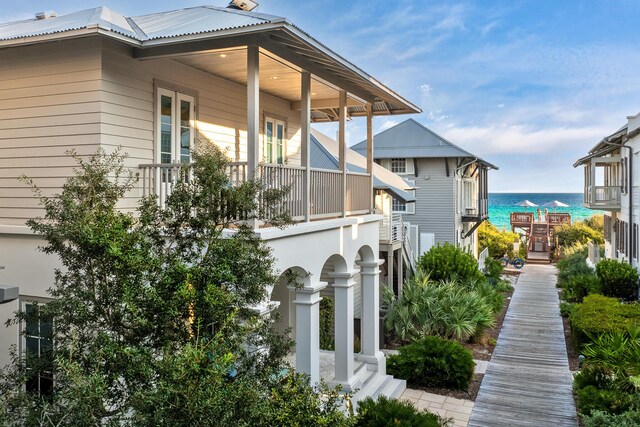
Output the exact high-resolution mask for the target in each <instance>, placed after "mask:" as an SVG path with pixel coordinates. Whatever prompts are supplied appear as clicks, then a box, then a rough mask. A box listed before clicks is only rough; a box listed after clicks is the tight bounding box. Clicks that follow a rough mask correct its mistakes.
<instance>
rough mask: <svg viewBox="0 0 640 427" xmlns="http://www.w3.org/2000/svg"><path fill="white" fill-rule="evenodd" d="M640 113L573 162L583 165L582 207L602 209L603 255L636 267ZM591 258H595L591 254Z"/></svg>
mask: <svg viewBox="0 0 640 427" xmlns="http://www.w3.org/2000/svg"><path fill="white" fill-rule="evenodd" d="M639 162H640V113H638V114H636V115H635V116H629V117H627V124H625V125H624V126H622V127H621V128H620V129H618V130H617V131H616V132H614V133H613V134H611V135H609V136H607V137H605V138H603V139H602V140H601V141H600V142H598V144H596V146H595V147H593V148H592V149H591V150H589V154H588V155H587V156H585V157H582V158H581V159H578V160H577V161H576V163H574V165H573V167H578V166H584V206H585V207H587V208H589V209H594V210H598V211H604V239H605V245H604V249H605V250H604V256H605V258H609V259H618V260H626V261H627V262H629V263H630V264H632V265H633V266H634V267H638V265H639V264H640V263H639V259H640V254H639V253H638V252H639V251H638V224H640V166H639ZM592 258H595V254H593V256H592Z"/></svg>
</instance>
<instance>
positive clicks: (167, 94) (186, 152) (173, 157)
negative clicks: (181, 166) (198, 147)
mask: <svg viewBox="0 0 640 427" xmlns="http://www.w3.org/2000/svg"><path fill="white" fill-rule="evenodd" d="M157 102H158V109H157V114H158V117H157V126H158V131H157V135H158V141H157V146H158V153H159V154H158V155H157V161H159V162H160V163H189V162H191V150H192V149H193V148H194V147H195V131H194V128H195V100H194V98H193V97H192V96H189V95H185V94H183V93H180V92H175V91H170V90H167V89H158V100H157Z"/></svg>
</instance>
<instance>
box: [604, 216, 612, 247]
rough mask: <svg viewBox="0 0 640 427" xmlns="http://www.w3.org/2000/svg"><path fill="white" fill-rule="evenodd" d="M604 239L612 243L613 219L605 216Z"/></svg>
mask: <svg viewBox="0 0 640 427" xmlns="http://www.w3.org/2000/svg"><path fill="white" fill-rule="evenodd" d="M604 239H605V240H606V241H607V242H609V243H611V217H610V216H608V215H605V216H604Z"/></svg>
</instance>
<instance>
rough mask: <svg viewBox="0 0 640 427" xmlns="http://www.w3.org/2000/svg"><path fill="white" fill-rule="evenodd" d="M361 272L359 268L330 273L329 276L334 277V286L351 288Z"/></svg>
mask: <svg viewBox="0 0 640 427" xmlns="http://www.w3.org/2000/svg"><path fill="white" fill-rule="evenodd" d="M358 273H360V271H359V270H351V271H344V272H334V273H329V274H328V276H329V277H331V278H332V279H334V282H333V287H334V288H350V287H352V286H353V285H354V284H355V281H354V278H355V277H356V275H358Z"/></svg>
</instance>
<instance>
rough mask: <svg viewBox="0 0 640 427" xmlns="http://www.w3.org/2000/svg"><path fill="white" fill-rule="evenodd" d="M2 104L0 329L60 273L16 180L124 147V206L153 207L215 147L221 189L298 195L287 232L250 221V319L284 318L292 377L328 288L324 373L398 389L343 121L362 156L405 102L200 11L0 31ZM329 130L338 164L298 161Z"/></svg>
mask: <svg viewBox="0 0 640 427" xmlns="http://www.w3.org/2000/svg"><path fill="white" fill-rule="evenodd" d="M0 110H1V111H2V113H1V114H0V141H1V143H0V171H1V174H0V264H1V265H4V266H5V267H6V268H5V269H4V270H2V271H1V272H0V281H1V282H2V284H3V285H4V288H3V292H2V293H0V296H2V298H3V299H4V300H3V301H2V302H3V304H0V321H2V322H4V320H6V319H8V318H11V317H13V312H15V311H16V310H17V309H18V308H19V307H21V306H22V307H27V306H28V305H29V304H30V302H31V301H33V300H39V301H43V302H46V295H47V294H46V289H47V288H48V287H50V286H51V285H52V283H53V270H54V268H56V267H57V266H58V261H57V259H54V258H53V257H50V256H47V255H45V254H42V253H40V252H38V251H37V247H38V245H40V244H41V243H42V241H41V240H40V238H39V237H38V236H36V235H34V234H33V233H32V232H31V231H30V230H29V229H28V228H27V227H26V226H25V221H26V220H27V219H29V218H32V217H35V216H38V215H41V214H42V212H43V211H42V210H41V209H40V208H39V206H38V201H37V199H36V198H34V197H33V195H32V194H31V192H30V190H29V189H28V188H26V186H24V185H22V184H21V183H19V182H18V181H17V177H18V176H20V175H22V174H24V173H27V174H28V175H30V176H31V177H33V178H34V180H35V182H36V184H37V185H39V186H41V187H42V188H43V191H44V194H45V195H52V194H55V193H57V192H59V191H60V188H61V185H62V184H63V183H64V181H65V179H66V178H68V177H69V176H71V174H72V168H73V166H74V161H73V159H72V158H71V157H70V156H69V155H67V154H66V151H67V150H69V149H74V150H75V151H76V153H77V154H78V155H80V156H87V155H90V154H93V153H95V152H96V150H97V149H98V148H103V149H104V150H106V151H107V152H111V151H113V150H114V149H116V147H123V149H124V151H125V152H127V153H128V154H129V157H128V158H127V166H128V167H130V168H131V169H133V170H136V171H139V172H140V176H141V180H140V182H139V184H138V186H137V187H136V188H135V189H134V191H133V192H132V194H131V197H129V198H127V199H126V200H125V201H123V203H122V205H121V207H122V209H125V210H126V209H132V208H133V207H134V206H135V204H136V202H137V199H138V198H139V197H141V196H143V195H145V194H147V193H149V192H150V193H152V194H155V195H157V196H158V197H159V199H160V202H162V199H163V197H164V196H166V191H167V187H169V186H167V179H168V178H167V177H168V176H173V175H171V170H172V168H174V167H179V166H180V164H184V163H188V162H189V161H190V150H191V149H193V148H194V147H195V145H196V144H199V143H202V144H206V143H214V144H216V145H218V146H219V147H221V148H223V149H224V150H226V152H227V153H228V156H229V157H230V160H232V163H231V170H230V173H231V175H232V176H231V177H230V180H231V181H232V182H238V181H242V180H244V179H247V177H251V176H254V175H256V174H257V176H259V177H273V176H276V177H280V178H281V180H279V181H276V182H275V184H274V185H281V184H287V185H291V187H292V188H294V189H295V191H292V193H291V196H290V197H288V198H287V202H286V206H285V207H286V208H287V209H288V210H289V211H290V212H291V214H292V216H293V217H294V220H295V221H296V224H294V225H293V226H290V227H288V228H286V229H280V228H269V227H264V226H261V225H260V224H258V223H255V224H254V226H255V232H256V234H257V235H259V236H260V237H261V238H262V239H264V240H265V241H266V242H267V243H268V244H269V245H270V246H271V248H272V249H273V253H274V255H275V257H276V258H277V268H278V271H279V272H280V273H282V276H281V277H280V281H279V283H278V285H277V286H276V287H275V288H274V289H273V290H271V292H270V294H271V300H270V301H265V302H264V304H263V305H261V306H260V307H256V310H259V311H260V312H261V313H263V314H264V315H269V313H270V311H271V310H272V308H273V307H274V306H277V307H278V308H277V309H278V310H280V311H281V312H283V313H287V317H286V321H287V322H288V324H289V325H291V326H293V327H294V330H295V332H294V334H295V335H294V338H295V340H296V354H295V362H294V363H295V369H296V371H298V372H305V373H308V374H309V375H310V377H311V381H312V382H317V381H319V380H320V373H321V371H320V363H321V357H320V354H319V328H318V324H319V319H318V316H319V302H320V300H321V296H320V295H321V292H323V291H325V290H327V289H331V290H332V293H333V295H334V298H335V320H336V322H335V323H336V329H335V352H334V353H333V354H332V355H331V356H330V357H331V359H332V366H333V367H332V368H331V372H330V378H328V380H330V381H331V382H332V383H333V384H340V385H342V386H343V389H345V390H354V389H356V388H358V387H360V386H361V385H362V384H367V387H366V388H365V389H363V390H362V391H363V392H366V393H369V394H376V393H383V394H388V395H396V394H397V393H398V392H401V391H402V388H403V387H404V383H403V382H401V381H398V380H395V379H393V378H389V377H388V376H386V373H385V360H384V356H383V354H382V353H381V352H380V349H379V332H380V331H379V323H378V315H379V267H380V265H381V263H382V261H380V260H379V256H378V255H379V247H378V244H379V237H378V234H379V223H380V221H381V219H382V216H381V215H378V214H376V213H375V209H374V205H373V201H374V197H373V188H374V186H375V182H374V178H373V170H374V162H373V157H372V156H371V154H369V155H368V156H367V157H366V161H365V162H364V163H362V164H361V165H360V166H359V169H358V170H357V171H350V170H349V169H348V168H347V163H348V158H347V157H348V156H347V147H346V143H345V134H346V123H347V118H349V119H352V120H362V121H363V122H365V123H366V126H367V128H368V129H369V132H368V138H367V141H368V144H369V147H370V148H371V146H372V137H373V134H372V131H371V129H372V123H373V118H374V116H385V115H397V114H408V113H418V112H420V109H419V108H417V107H416V106H415V105H413V104H412V103H410V102H409V101H407V100H406V99H404V98H403V97H401V96H400V95H398V94H396V93H395V92H394V91H392V90H391V89H389V88H387V87H386V86H385V85H383V84H381V83H380V82H379V81H377V80H376V79H375V78H373V77H372V76H370V75H368V74H366V73H365V72H363V71H362V70H361V69H360V68H358V67H356V66H355V65H353V64H352V63H350V62H349V61H348V60H346V59H344V58H343V57H341V56H339V55H338V54H336V53H335V52H334V51H332V50H331V49H329V48H328V47H326V46H324V45H323V44H322V43H320V42H319V41H317V40H315V39H314V38H312V37H311V36H309V35H308V34H307V33H305V32H304V31H303V30H301V29H300V28H298V27H296V26H295V25H293V24H292V23H290V22H289V21H287V20H286V19H284V18H281V17H276V16H271V15H266V14H262V13H254V12H245V11H242V10H235V9H230V8H220V7H213V6H202V7H194V8H187V9H180V10H174V11H168V12H161V13H155V14H151V15H144V16H137V17H125V16H122V15H120V14H118V13H116V12H115V11H112V10H109V9H108V8H105V7H99V8H93V9H87V10H82V11H79V12H75V13H71V14H68V15H64V16H56V15H55V14H38V15H37V16H36V17H35V18H33V19H27V20H23V21H18V22H10V23H5V24H2V25H0ZM327 121H337V122H338V123H339V130H340V131H339V138H338V142H337V157H336V158H337V163H338V167H337V169H335V170H326V169H318V168H315V167H314V166H313V164H312V163H311V161H310V158H311V151H312V145H311V123H314V122H327ZM288 272H295V273H300V274H298V275H297V277H298V278H299V280H302V281H303V282H304V283H303V286H302V287H296V286H289V285H290V283H289V282H288V280H289V279H288V278H289V277H292V275H291V274H287V273H288ZM356 282H360V283H361V284H362V287H361V289H362V292H361V296H360V300H359V301H358V303H357V307H356V301H355V297H354V285H355V283H356ZM12 293H17V296H18V298H17V299H14V298H13V296H12ZM356 309H357V310H360V312H361V331H360V332H361V334H360V336H361V340H360V341H361V342H360V344H361V351H360V352H359V354H357V355H355V354H354V312H355V311H356ZM32 338H35V339H38V337H37V336H36V337H32ZM11 345H17V346H18V350H19V351H23V350H24V343H23V342H22V341H21V339H20V338H19V331H18V329H17V327H9V328H0V365H4V364H5V363H6V362H7V361H8V360H9V348H10V346H11Z"/></svg>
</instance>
